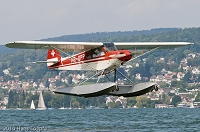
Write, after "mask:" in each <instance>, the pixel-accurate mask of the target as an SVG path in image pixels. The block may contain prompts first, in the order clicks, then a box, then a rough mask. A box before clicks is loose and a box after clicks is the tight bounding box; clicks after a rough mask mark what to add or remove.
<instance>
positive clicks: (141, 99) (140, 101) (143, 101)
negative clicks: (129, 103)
mask: <svg viewBox="0 0 200 132" xmlns="http://www.w3.org/2000/svg"><path fill="white" fill-rule="evenodd" d="M148 100H149V99H148V98H147V97H146V96H138V97H136V101H137V103H136V106H137V107H139V108H143V107H146V105H147V102H148Z"/></svg>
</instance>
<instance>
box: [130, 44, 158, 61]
mask: <svg viewBox="0 0 200 132" xmlns="http://www.w3.org/2000/svg"><path fill="white" fill-rule="evenodd" d="M160 47H161V46H158V47H156V48H154V49H151V50H149V51H147V52H145V53H144V54H141V55H138V56H136V57H134V58H132V59H131V60H129V61H132V60H134V59H137V58H139V57H141V56H143V55H145V54H148V53H149V52H151V51H154V50H156V49H158V48H160ZM131 54H135V53H131Z"/></svg>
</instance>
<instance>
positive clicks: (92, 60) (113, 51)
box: [6, 41, 193, 97]
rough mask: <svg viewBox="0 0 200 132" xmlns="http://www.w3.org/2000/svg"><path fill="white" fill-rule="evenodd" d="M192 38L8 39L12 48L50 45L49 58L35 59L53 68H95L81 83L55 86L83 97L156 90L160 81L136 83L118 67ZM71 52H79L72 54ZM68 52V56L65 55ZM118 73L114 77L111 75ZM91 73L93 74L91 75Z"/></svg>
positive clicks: (47, 47) (57, 91) (45, 47)
mask: <svg viewBox="0 0 200 132" xmlns="http://www.w3.org/2000/svg"><path fill="white" fill-rule="evenodd" d="M191 44H193V43H190V42H106V43H102V42H48V41H15V42H10V43H7V44H6V46H7V47H9V48H22V49H35V50H37V49H46V50H48V52H47V60H46V61H37V62H34V63H46V64H47V67H48V68H49V69H52V70H84V71H91V72H95V73H93V75H91V74H89V75H88V77H87V79H84V80H82V81H81V82H80V83H79V84H78V86H73V87H66V88H60V89H56V90H54V92H55V93H59V94H67V95H75V96H81V97H95V96H101V95H104V94H106V95H113V96H124V97H132V96H139V95H142V94H145V93H148V92H151V91H153V90H155V91H157V90H158V87H157V84H156V83H154V82H145V83H138V84H134V82H133V81H132V80H130V79H129V78H128V77H127V76H125V75H124V74H122V73H121V72H120V71H119V70H118V69H117V68H119V67H120V66H122V65H124V64H125V63H126V62H128V61H131V60H134V59H136V58H138V57H141V56H142V55H145V54H147V53H149V52H152V51H154V50H156V49H166V48H167V49H168V48H176V47H180V46H187V45H191ZM69 52H73V53H76V54H74V55H70V54H69ZM60 53H64V54H65V55H66V57H62V56H61V54H60ZM112 73H113V74H114V81H111V79H110V78H109V77H108V76H107V75H108V74H112ZM116 73H119V74H120V75H122V76H123V77H124V78H125V79H127V80H128V81H129V82H130V84H129V85H119V84H118V83H117V80H116ZM89 76H90V77H89ZM95 76H98V79H97V82H96V83H95V84H89V85H83V83H85V82H86V81H88V80H89V79H91V78H93V77H95ZM103 76H106V77H107V78H108V82H105V83H100V82H99V80H100V79H101V78H102V77H103Z"/></svg>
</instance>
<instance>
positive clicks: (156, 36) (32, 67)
mask: <svg viewBox="0 0 200 132" xmlns="http://www.w3.org/2000/svg"><path fill="white" fill-rule="evenodd" d="M154 31H155V30H152V33H150V32H151V31H145V32H142V31H141V32H140V34H132V35H131V33H125V32H124V33H122V32H113V34H112V33H94V34H85V35H77V36H76V35H69V36H60V37H55V38H48V39H44V40H48V41H68V40H69V41H101V42H148V41H151V42H153V41H171V42H173V41H188V42H194V43H195V44H194V45H192V46H186V47H180V48H176V49H165V50H156V51H153V52H151V53H150V54H147V55H145V56H142V57H140V58H139V59H137V60H134V61H131V62H128V63H127V64H126V65H125V66H124V67H122V68H120V70H121V71H122V72H123V73H124V74H125V75H126V76H128V78H129V79H131V80H132V81H133V82H136V83H137V82H144V81H149V80H150V79H157V78H158V80H157V81H159V82H158V84H159V85H160V87H161V88H164V89H168V88H169V87H170V90H174V89H175V88H178V89H179V92H187V91H188V90H191V89H194V88H198V85H189V84H198V83H199V82H200V74H199V73H198V71H199V70H198V69H200V67H199V65H200V54H199V53H200V38H199V36H200V28H186V29H175V30H171V29H170V30H166V29H165V32H164V31H163V32H158V30H157V32H154ZM138 33H139V32H138ZM148 33H149V34H148ZM101 34H102V36H101ZM120 34H121V36H120ZM86 36H87V37H86ZM111 36H112V37H111ZM0 50H1V51H0V53H1V54H0V78H1V79H2V82H3V83H1V84H2V87H10V88H13V85H14V83H16V85H17V86H20V89H22V86H21V85H22V84H21V83H23V82H24V83H30V84H32V85H30V86H28V87H26V86H25V88H27V89H28V90H36V89H37V88H33V82H34V83H37V84H41V83H43V84H45V86H48V85H49V83H51V82H48V80H49V78H51V79H55V77H56V76H57V75H59V76H60V77H61V78H67V79H68V80H67V81H68V83H67V84H66V83H63V82H61V79H60V80H59V79H58V80H56V81H55V82H54V85H55V86H56V87H59V86H64V85H65V86H67V85H74V82H72V78H73V76H75V75H78V74H82V73H83V74H84V73H85V72H83V71H65V72H59V71H51V70H49V69H48V68H47V67H46V64H31V63H29V62H32V61H39V60H45V59H46V53H47V51H45V50H13V51H12V53H11V52H9V50H10V49H8V48H6V47H4V46H1V47H0ZM11 50H12V49H11ZM5 51H7V52H5ZM8 52H9V53H8ZM144 58H145V59H144ZM127 65H129V67H131V66H132V67H131V68H126V66H127ZM5 69H8V70H9V74H7V75H5V74H4V73H3V70H5ZM195 70H196V71H195ZM168 72H169V73H170V74H171V76H169V75H168ZM199 72H200V71H199ZM172 73H175V75H172ZM179 73H180V74H181V75H185V77H183V78H180V77H179V76H180V75H179ZM136 74H137V75H138V74H139V75H140V77H141V79H138V78H136ZM69 76H70V77H71V80H70V77H69ZM117 78H118V79H121V80H122V78H121V77H120V76H118V77H117ZM160 78H161V79H160ZM162 78H163V80H162ZM165 78H167V79H168V80H167V79H165ZM164 79H165V80H164ZM178 79H179V81H177V80H178ZM94 81H96V80H94ZM11 82H12V83H11ZM125 83H126V82H125ZM14 92H15V91H14ZM4 94H5V95H6V94H7V93H4ZM15 94H16V96H19V97H20V95H21V94H20V93H16V92H15ZM45 94H46V95H45ZM45 94H44V98H45V100H46V102H45V103H46V105H47V106H48V107H52V106H53V107H55V108H59V107H60V106H62V105H63V103H65V104H67V107H69V98H71V100H73V101H72V104H73V105H74V106H75V104H76V105H77V104H78V105H77V107H85V106H90V105H94V106H100V105H101V104H103V103H104V102H105V98H104V97H105V96H100V97H97V98H89V99H85V98H78V97H69V96H61V95H56V94H55V95H49V93H47V92H46V93H45ZM164 94H165V93H164ZM165 95H166V98H165V99H162V100H160V99H159V100H157V101H155V100H154V101H152V100H148V99H146V101H148V102H144V103H143V105H141V104H138V103H136V102H137V101H138V100H136V99H135V98H129V99H128V100H127V104H129V105H130V106H133V105H137V106H138V107H154V106H155V103H167V104H169V102H170V101H169V100H170V98H171V99H172V102H171V104H173V105H174V106H176V105H177V103H178V102H180V101H181V100H179V101H174V100H173V98H174V97H177V95H176V96H174V94H171V93H168V94H167V93H166V94H165ZM199 95H200V94H199ZM26 96H27V100H26V102H27V103H24V104H26V106H24V107H27V108H28V107H29V106H28V104H29V103H30V101H31V99H34V100H37V99H38V95H26ZM162 96H163V95H162ZM189 97H190V98H192V97H194V95H189ZM197 97H198V96H197ZM0 98H1V96H0ZM16 98H17V97H16ZM141 98H144V97H141ZM138 99H139V98H138ZM197 99H198V98H197ZM61 100H62V101H61ZM97 100H98V101H99V102H98V101H97ZM24 101H25V100H23V101H22V103H20V104H23V102H24ZM197 101H199V100H197ZM9 102H12V101H9ZM13 102H14V103H15V104H17V103H16V102H17V101H16V100H13ZM97 102H98V103H99V104H97ZM138 102H139V101H138ZM50 104H52V106H51V105H50ZM111 105H112V106H110V107H111V108H112V107H113V108H114V107H115V106H113V105H116V104H111ZM104 106H105V104H104ZM10 107H11V108H12V107H17V105H12V103H11V105H10Z"/></svg>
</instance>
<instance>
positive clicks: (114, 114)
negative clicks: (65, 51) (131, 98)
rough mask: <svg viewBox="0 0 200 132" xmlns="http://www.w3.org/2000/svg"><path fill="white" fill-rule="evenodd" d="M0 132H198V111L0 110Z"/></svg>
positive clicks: (199, 113) (199, 123)
mask: <svg viewBox="0 0 200 132" xmlns="http://www.w3.org/2000/svg"><path fill="white" fill-rule="evenodd" d="M0 131H2V132H3V131H33V132H34V131H43V132H45V131H47V132H68V131H69V132H82V131H89V132H95V131H99V132H101V131H104V132H110V131H114V132H117V131H118V132H123V131H126V132H127V131H130V132H149V131H152V132H155V131H157V132H183V131H184V132H185V131H188V132H199V131H200V109H199V108H196V109H190V108H172V109H149V108H146V109H145V108H143V109H139V108H138V109H91V110H88V109H80V110H79V109H77V110H41V111H39V110H0Z"/></svg>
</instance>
